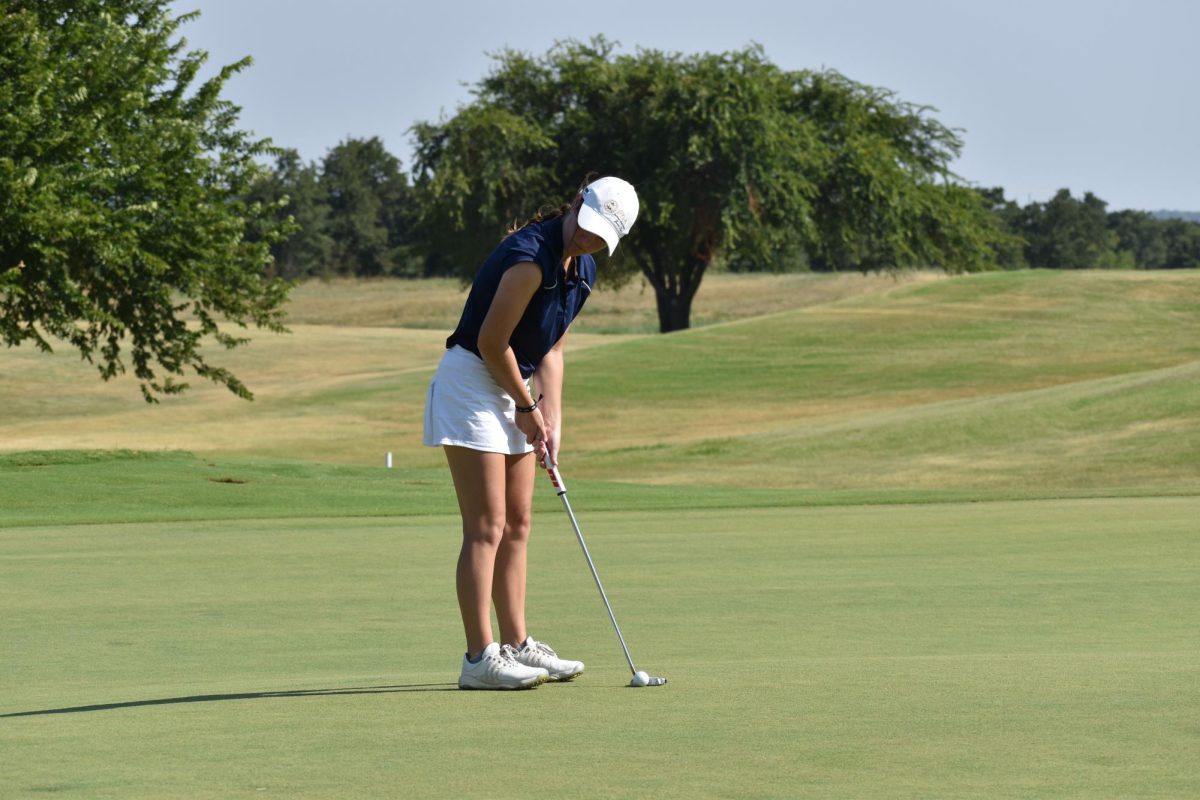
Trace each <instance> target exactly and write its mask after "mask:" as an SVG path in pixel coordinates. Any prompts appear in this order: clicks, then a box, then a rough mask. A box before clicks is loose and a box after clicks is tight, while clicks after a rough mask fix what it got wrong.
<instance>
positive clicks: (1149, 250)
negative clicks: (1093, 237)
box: [1108, 211, 1167, 269]
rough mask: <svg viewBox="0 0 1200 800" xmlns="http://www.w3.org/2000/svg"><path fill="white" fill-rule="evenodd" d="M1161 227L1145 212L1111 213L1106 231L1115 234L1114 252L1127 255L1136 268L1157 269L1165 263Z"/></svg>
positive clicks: (1165, 254)
mask: <svg viewBox="0 0 1200 800" xmlns="http://www.w3.org/2000/svg"><path fill="white" fill-rule="evenodd" d="M1164 227H1165V226H1164V224H1163V223H1162V222H1161V221H1159V220H1157V219H1155V218H1154V215H1153V214H1150V213H1149V212H1146V211H1115V212H1113V213H1111V214H1109V215H1108V229H1109V230H1110V231H1112V232H1113V233H1115V234H1116V235H1117V250H1119V251H1124V252H1128V253H1129V254H1130V255H1131V256H1132V257H1133V262H1134V264H1135V265H1137V267H1138V269H1159V268H1161V267H1162V266H1164V265H1165V264H1166V261H1167V242H1166V239H1164V238H1163V229H1164Z"/></svg>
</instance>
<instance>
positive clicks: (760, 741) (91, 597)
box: [0, 271, 1200, 799]
mask: <svg viewBox="0 0 1200 800" xmlns="http://www.w3.org/2000/svg"><path fill="white" fill-rule="evenodd" d="M852 277H856V276H833V277H827V276H784V277H774V276H764V277H758V276H755V277H748V278H740V277H732V276H724V277H723V278H722V279H721V280H720V281H716V282H713V283H711V284H707V285H708V286H709V288H710V289H711V290H712V291H713V292H714V293H713V294H712V295H711V296H710V297H709V299H708V300H706V301H705V302H706V303H709V305H708V306H705V307H704V310H703V313H701V314H700V315H699V319H700V320H701V321H702V322H703V323H705V324H704V325H703V327H699V328H697V329H695V330H692V331H686V332H681V333H678V334H672V335H670V336H666V337H663V336H657V335H651V336H646V335H633V334H636V332H637V331H640V330H642V329H643V328H644V327H645V325H646V320H647V319H648V318H649V316H648V315H651V314H652V308H651V307H650V306H649V305H648V304H647V298H645V297H644V296H640V295H637V294H636V293H634V294H631V293H630V292H633V291H634V290H633V289H627V290H626V291H625V292H624V293H617V294H614V295H611V296H609V297H608V298H607V299H606V300H605V302H604V303H597V304H596V307H594V308H589V311H593V312H597V319H596V320H595V323H596V324H595V325H593V327H592V331H593V333H591V334H589V333H588V332H587V331H586V330H582V331H580V332H579V333H578V335H574V336H573V341H572V343H571V346H570V350H569V354H568V362H567V363H568V368H567V369H568V372H567V376H568V377H567V403H568V406H567V407H568V416H567V421H566V442H565V446H564V451H563V458H562V460H563V462H564V463H563V468H564V472H565V474H566V479H567V481H568V485H569V487H570V489H571V497H572V502H573V504H574V505H575V507H576V509H577V510H578V511H579V513H580V517H581V522H582V524H583V526H584V530H585V532H586V533H587V535H588V540H589V545H590V547H591V549H592V552H593V555H594V556H595V558H596V561H597V565H598V567H599V569H600V571H601V575H602V576H603V577H604V580H605V584H606V588H607V589H608V591H609V594H610V597H611V598H612V600H613V602H614V605H615V607H616V612H617V614H618V617H619V619H620V620H621V623H622V625H623V627H624V630H625V633H626V635H627V637H628V639H629V641H630V644H631V646H632V648H633V653H634V655H635V657H636V658H637V659H638V661H639V664H640V665H642V666H644V667H645V668H646V669H648V670H650V671H651V672H656V673H661V674H665V675H666V676H667V677H668V678H669V679H670V683H669V684H668V685H667V686H665V687H662V688H660V689H651V690H642V691H634V690H630V689H627V688H624V684H625V682H626V681H627V680H628V676H627V670H625V667H624V665H623V658H622V656H621V653H620V649H619V647H618V645H617V643H616V639H615V636H614V634H613V633H612V630H611V627H610V626H609V625H608V621H607V618H606V616H605V614H604V611H603V606H602V605H601V604H600V602H599V599H598V597H596V593H595V587H594V586H593V585H592V583H591V579H590V575H589V574H588V572H587V569H586V564H585V563H584V562H583V559H582V556H581V554H580V553H579V552H578V546H577V544H576V543H575V541H574V538H573V536H572V534H571V532H570V529H569V526H568V524H567V521H566V520H565V519H564V517H563V515H562V512H561V510H560V508H559V504H558V501H557V498H556V497H555V496H554V495H553V493H552V492H550V491H549V488H548V486H546V485H545V483H544V481H543V482H541V483H540V484H539V487H538V495H537V499H536V502H535V534H534V535H535V545H534V546H533V548H531V573H530V574H531V582H530V587H529V591H530V595H529V607H530V623H531V626H532V630H533V632H534V633H535V635H539V636H541V637H544V638H546V639H548V640H550V641H551V642H553V643H554V644H555V645H556V646H558V647H559V648H560V650H562V651H563V652H564V653H565V654H567V655H569V656H571V657H578V658H582V659H584V660H585V661H586V662H587V663H588V671H587V673H586V674H585V676H584V677H583V678H582V679H581V680H580V681H578V682H577V683H575V684H572V685H567V686H554V685H552V686H544V687H541V688H539V689H537V690H535V691H533V692H525V693H519V694H516V695H509V694H502V695H493V694H490V693H463V692H458V691H457V690H456V689H454V687H453V681H454V679H455V677H456V675H457V666H458V663H457V658H458V653H459V652H461V647H462V644H461V641H460V640H461V631H460V626H459V622H458V613H457V608H456V605H455V599H454V593H453V576H452V572H453V563H454V559H455V557H456V554H457V549H458V543H457V540H458V527H459V521H458V518H457V516H456V515H455V514H454V507H455V505H454V497H453V492H452V490H451V487H450V484H449V480H448V477H447V474H446V469H445V465H444V463H443V461H442V459H441V456H440V454H439V453H437V452H436V451H431V450H425V449H423V448H421V447H419V444H418V442H419V431H420V420H421V408H422V405H423V402H424V393H425V386H426V385H427V382H428V378H429V375H430V374H431V372H432V369H433V365H434V363H435V362H436V359H437V357H438V354H439V353H440V350H441V341H442V339H443V338H444V335H445V332H446V331H445V325H447V324H452V322H453V320H450V322H449V323H446V322H445V320H446V319H448V318H449V317H451V316H454V317H456V311H455V308H456V306H457V304H458V303H460V302H461V296H460V294H461V291H460V289H459V288H458V287H457V286H455V285H453V284H450V283H447V282H442V283H429V284H403V283H396V284H384V283H363V284H346V283H341V284H334V285H331V286H325V287H324V288H322V285H319V284H313V285H310V286H307V287H305V289H304V290H303V291H302V292H301V294H300V295H299V296H298V297H297V300H296V304H295V308H294V310H295V315H294V319H295V324H294V333H293V334H292V335H290V336H286V337H270V336H267V337H261V338H258V339H257V340H256V341H255V343H254V344H253V345H252V346H251V347H250V348H248V349H247V350H245V351H239V352H235V353H233V354H231V355H230V357H229V359H228V362H227V363H229V365H230V366H231V367H233V369H234V371H235V372H237V373H238V374H239V376H240V377H243V378H244V379H246V380H247V381H248V382H249V383H250V385H251V386H252V387H253V388H255V390H256V391H257V393H258V398H259V399H258V400H257V401H256V402H255V403H253V404H249V403H243V402H241V401H237V400H235V399H233V398H231V397H228V396H227V395H226V394H224V393H222V392H221V391H220V390H217V389H215V388H211V387H195V388H194V389H193V391H192V392H190V393H189V394H188V395H186V396H184V397H183V398H176V399H171V400H168V401H166V402H165V403H164V404H163V405H162V406H159V407H147V406H145V405H144V404H143V403H141V401H140V399H139V398H138V395H137V393H136V389H135V388H134V386H133V385H132V383H131V382H129V381H118V382H116V383H114V384H101V383H100V382H99V381H98V380H97V379H96V377H95V374H94V372H93V371H92V370H91V369H90V368H89V367H87V366H86V365H83V364H80V363H78V361H77V359H76V358H75V357H73V356H71V355H70V354H68V353H58V354H56V355H54V356H45V355H42V354H37V353H32V352H29V351H27V350H25V351H5V352H0V408H3V409H4V414H3V415H0V451H2V452H0V643H2V650H0V763H3V764H4V770H3V773H2V775H3V777H2V778H0V797H5V798H6V797H9V796H12V797H39V796H43V795H47V794H57V795H62V796H68V797H87V798H122V799H124V798H141V797H146V798H161V797H188V798H205V797H212V798H227V797H243V796H245V797H249V796H253V797H286V798H302V797H314V798H332V797H371V796H405V797H451V796H463V795H465V794H468V793H479V792H486V791H497V790H501V791H517V792H520V793H529V794H543V795H552V796H560V797H621V798H624V797H666V798H669V797H687V798H695V797H764V798H765V797H814V798H843V797H844V798H930V797H947V798H965V797H978V798H1003V797H1021V798H1026V797H1055V798H1058V797H1078V798H1089V799H1090V798H1110V797H1111V798H1129V797H1146V798H1162V797H1180V798H1184V797H1195V796H1197V795H1200V767H1198V766H1197V761H1196V759H1195V758H1194V754H1195V753H1197V752H1200V728H1198V727H1197V726H1196V722H1195V720H1196V719H1197V718H1198V716H1200V694H1198V693H1197V691H1196V687H1197V686H1200V639H1197V637H1196V635H1195V619H1196V618H1197V615H1198V614H1200V583H1198V582H1197V581H1196V579H1195V576H1196V575H1197V574H1198V572H1200V538H1198V537H1197V536H1196V520H1197V519H1200V455H1198V454H1200V399H1198V398H1200V316H1198V315H1197V314H1196V310H1197V309H1198V308H1200V273H1197V272H1194V271H1190V272H1171V273H1153V274H1147V273H1057V272H1056V273H1040V272H1021V273H1004V274H987V275H975V276H965V277H960V278H953V279H942V280H934V279H932V278H930V277H929V276H924V277H922V278H920V279H919V280H909V281H907V282H902V283H886V282H885V283H878V282H876V283H870V285H869V286H868V285H867V284H865V283H864V284H861V285H859V284H857V283H855V282H854V280H852V279H851V278H852ZM789 293H795V296H792V294H789ZM623 303H629V304H631V305H632V306H635V308H634V311H633V313H632V314H631V315H630V316H629V317H628V318H623V317H622V315H621V308H622V304H623ZM585 313H586V312H585ZM439 326H441V327H442V329H441V330H439ZM585 327H586V326H585ZM609 330H614V331H621V332H622V333H621V334H620V335H598V334H597V333H596V331H609ZM385 451H392V452H393V454H394V456H395V458H396V463H397V468H396V469H394V470H386V469H383V466H382V465H383V453H384V452H385ZM509 784H512V788H510V786H509ZM497 785H499V788H497Z"/></svg>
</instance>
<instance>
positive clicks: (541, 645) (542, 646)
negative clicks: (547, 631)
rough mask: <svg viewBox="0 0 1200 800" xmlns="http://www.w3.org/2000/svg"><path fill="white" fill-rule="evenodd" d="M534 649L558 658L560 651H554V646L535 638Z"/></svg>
mask: <svg viewBox="0 0 1200 800" xmlns="http://www.w3.org/2000/svg"><path fill="white" fill-rule="evenodd" d="M533 649H535V650H539V651H541V652H543V653H545V654H546V655H548V656H553V657H554V658H558V653H556V652H554V648H553V647H551V646H550V645H548V644H546V643H545V642H539V641H538V640H537V639H534V640H533Z"/></svg>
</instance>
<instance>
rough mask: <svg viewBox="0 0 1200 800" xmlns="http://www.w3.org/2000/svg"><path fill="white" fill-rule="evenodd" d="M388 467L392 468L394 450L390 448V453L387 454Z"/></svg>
mask: <svg viewBox="0 0 1200 800" xmlns="http://www.w3.org/2000/svg"><path fill="white" fill-rule="evenodd" d="M387 468H388V469H391V468H392V451H391V450H388V454H387Z"/></svg>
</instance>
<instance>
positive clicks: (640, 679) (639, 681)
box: [629, 669, 650, 686]
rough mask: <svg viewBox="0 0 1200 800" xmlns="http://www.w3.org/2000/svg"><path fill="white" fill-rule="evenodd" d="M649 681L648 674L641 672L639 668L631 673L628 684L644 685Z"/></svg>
mask: <svg viewBox="0 0 1200 800" xmlns="http://www.w3.org/2000/svg"><path fill="white" fill-rule="evenodd" d="M648 683H650V676H649V675H647V674H646V673H644V672H642V671H641V670H640V669H639V670H638V671H637V672H635V673H633V680H631V681H630V682H629V685H630V686H645V685H646V684H648Z"/></svg>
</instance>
